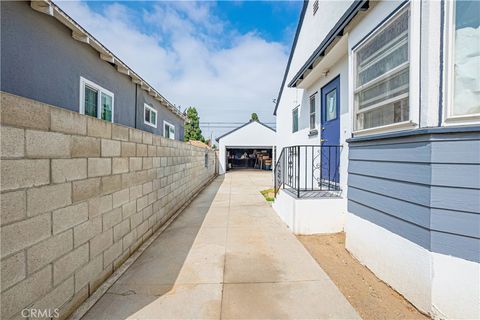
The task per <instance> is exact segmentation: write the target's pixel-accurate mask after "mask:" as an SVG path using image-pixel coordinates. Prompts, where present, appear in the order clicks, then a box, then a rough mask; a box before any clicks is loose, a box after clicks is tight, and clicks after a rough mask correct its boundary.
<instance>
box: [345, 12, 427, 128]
mask: <svg viewBox="0 0 480 320" xmlns="http://www.w3.org/2000/svg"><path fill="white" fill-rule="evenodd" d="M412 5H413V3H409V4H407V5H405V6H404V7H403V8H401V9H400V10H398V11H397V12H396V13H395V14H393V15H392V16H391V17H390V18H389V19H388V20H387V21H386V22H385V23H384V24H383V25H381V26H380V27H379V28H378V29H377V30H375V31H374V32H372V34H371V35H369V36H368V37H367V38H366V39H365V40H364V41H363V42H362V43H361V44H359V45H358V46H357V47H356V48H355V49H354V51H353V83H354V132H356V133H370V132H372V133H373V132H381V131H388V130H392V129H394V128H404V127H410V126H412V125H413V124H414V120H416V119H417V118H416V116H414V114H415V113H418V112H414V108H412V107H413V106H412V103H411V102H412V101H413V100H414V99H412V95H413V96H416V92H417V90H418V89H417V88H416V87H417V85H418V80H417V79H416V77H417V73H418V71H417V70H418V65H417V64H413V62H412V60H411V57H412V56H416V55H417V53H418V52H419V51H418V50H419V43H417V36H416V35H413V33H412V32H411V28H412V23H411V21H412V10H411V9H412V8H411V7H413V6H412ZM414 49H415V50H414ZM415 59H416V60H418V59H419V57H416V58H415ZM415 59H414V60H415ZM413 67H414V68H413ZM415 107H416V108H417V109H418V104H415Z"/></svg>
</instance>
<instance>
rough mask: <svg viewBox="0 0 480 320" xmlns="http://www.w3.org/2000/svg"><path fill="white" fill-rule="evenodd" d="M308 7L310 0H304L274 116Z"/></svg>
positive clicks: (275, 112)
mask: <svg viewBox="0 0 480 320" xmlns="http://www.w3.org/2000/svg"><path fill="white" fill-rule="evenodd" d="M307 7H308V0H304V1H303V8H302V12H301V13H300V18H299V20H298V25H297V31H296V32H295V38H293V43H292V48H291V49H290V56H289V57H288V62H287V66H286V67H285V73H284V74H283V80H282V85H281V86H280V90H279V91H278V96H277V100H276V101H275V110H273V115H274V116H276V115H277V109H278V104H279V103H280V99H281V98H282V91H283V87H284V86H285V82H286V81H287V75H288V71H289V70H290V63H291V62H292V57H293V52H294V51H295V47H296V46H297V40H298V36H299V34H300V29H301V28H302V24H303V18H304V17H305V12H306V11H307Z"/></svg>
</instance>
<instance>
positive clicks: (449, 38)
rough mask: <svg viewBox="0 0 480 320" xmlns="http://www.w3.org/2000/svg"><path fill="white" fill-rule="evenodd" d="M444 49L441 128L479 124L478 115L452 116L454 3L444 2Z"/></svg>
mask: <svg viewBox="0 0 480 320" xmlns="http://www.w3.org/2000/svg"><path fill="white" fill-rule="evenodd" d="M444 32H445V37H444V40H445V47H444V54H443V56H444V59H445V66H444V73H443V74H444V76H443V78H444V80H445V81H444V83H445V84H444V88H443V101H444V104H443V119H442V126H458V125H471V124H478V123H479V122H480V113H474V114H467V115H457V116H455V115H453V108H454V107H455V106H454V100H453V99H454V95H455V93H454V90H455V88H454V83H455V72H454V63H455V1H445V26H444Z"/></svg>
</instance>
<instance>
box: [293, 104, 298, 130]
mask: <svg viewBox="0 0 480 320" xmlns="http://www.w3.org/2000/svg"><path fill="white" fill-rule="evenodd" d="M297 131H298V107H296V108H295V109H293V110H292V132H293V133H295V132H297Z"/></svg>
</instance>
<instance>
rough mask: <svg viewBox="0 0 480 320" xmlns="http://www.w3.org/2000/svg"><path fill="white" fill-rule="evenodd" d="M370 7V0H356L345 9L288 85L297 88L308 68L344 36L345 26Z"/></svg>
mask: <svg viewBox="0 0 480 320" xmlns="http://www.w3.org/2000/svg"><path fill="white" fill-rule="evenodd" d="M368 7H369V1H368V0H355V2H354V3H353V4H352V5H351V6H350V7H349V8H348V9H347V11H345V13H344V14H343V15H342V17H341V18H340V19H339V20H338V21H337V23H336V24H335V26H334V27H333V28H332V29H331V30H330V32H329V33H328V34H327V36H326V37H325V38H324V39H323V41H322V42H321V43H320V45H319V46H318V47H317V49H315V51H314V52H313V53H312V55H311V56H310V57H309V58H308V60H307V62H306V63H305V64H304V65H303V66H302V67H301V68H300V70H299V71H298V72H297V73H296V74H295V76H294V77H293V78H292V80H291V81H290V83H289V84H288V87H290V88H295V87H296V86H297V85H298V83H299V82H301V81H302V80H303V79H304V78H305V76H306V73H307V72H308V70H312V69H313V68H314V67H315V65H316V63H317V62H318V61H319V60H321V59H322V57H324V56H325V51H326V50H327V48H328V47H329V46H330V45H331V44H332V43H333V42H334V41H335V39H336V38H337V37H342V36H343V33H344V29H345V27H346V26H347V25H348V24H349V23H350V22H351V21H352V20H353V18H355V16H356V15H357V13H358V12H360V11H365V10H367V9H368Z"/></svg>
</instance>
